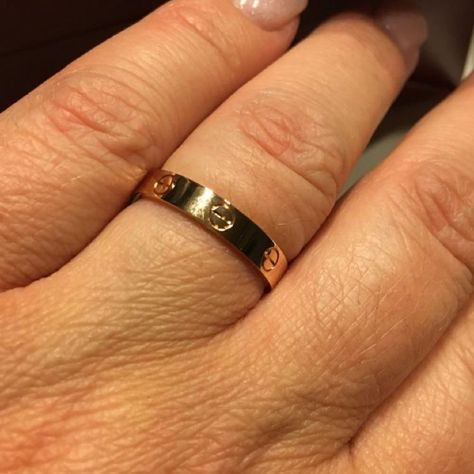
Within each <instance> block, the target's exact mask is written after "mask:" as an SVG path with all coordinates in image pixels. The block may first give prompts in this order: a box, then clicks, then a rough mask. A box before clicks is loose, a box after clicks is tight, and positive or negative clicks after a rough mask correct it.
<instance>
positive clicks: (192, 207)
mask: <svg viewBox="0 0 474 474" xmlns="http://www.w3.org/2000/svg"><path fill="white" fill-rule="evenodd" d="M139 199H148V200H151V201H155V202H163V203H166V204H168V205H171V206H172V207H174V208H175V209H178V210H179V211H181V212H183V213H184V214H186V215H188V216H191V217H192V218H193V219H195V220H196V221H198V222H199V223H200V224H202V225H203V226H204V227H205V228H206V229H208V230H210V231H211V232H212V233H213V234H215V235H218V236H219V237H220V238H221V239H223V240H224V241H226V242H227V243H229V244H230V245H231V247H233V248H234V249H236V250H237V251H238V252H239V253H240V254H241V255H243V256H245V257H246V259H247V260H248V261H250V262H251V263H252V264H253V266H255V267H257V269H258V270H259V271H260V273H261V275H263V277H264V278H265V282H266V283H267V289H271V288H274V287H275V285H276V284H277V283H278V282H279V281H280V279H281V278H282V277H283V275H284V273H285V271H286V269H287V268H288V261H287V258H286V256H285V254H284V253H283V251H282V250H281V248H280V247H279V246H278V245H277V244H276V243H275V242H274V241H273V240H272V239H271V238H270V237H269V236H268V235H267V234H266V233H265V232H264V231H263V230H262V229H261V228H260V227H259V226H258V225H256V224H255V223H254V222H253V221H251V220H250V219H249V218H248V217H247V216H245V215H244V214H243V213H242V212H240V211H239V210H238V209H237V208H236V207H235V206H233V205H232V204H231V203H230V202H229V201H228V200H226V199H224V198H222V197H220V196H218V195H217V194H216V193H215V192H214V191H212V190H211V189H209V188H207V187H205V186H202V185H200V184H198V183H196V182H194V181H192V180H191V179H189V178H186V177H185V176H181V175H179V174H176V173H172V172H170V171H165V170H161V169H160V170H158V169H157V170H153V171H152V172H150V173H149V174H148V175H147V177H146V178H145V179H144V181H143V182H142V183H141V184H140V186H139V187H138V189H137V191H136V193H135V195H134V196H133V202H134V201H137V200H139Z"/></svg>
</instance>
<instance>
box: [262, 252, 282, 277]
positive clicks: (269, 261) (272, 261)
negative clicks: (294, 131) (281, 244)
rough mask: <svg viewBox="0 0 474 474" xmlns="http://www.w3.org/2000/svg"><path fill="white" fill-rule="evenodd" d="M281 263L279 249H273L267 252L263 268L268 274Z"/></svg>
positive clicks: (264, 256) (263, 260)
mask: <svg viewBox="0 0 474 474" xmlns="http://www.w3.org/2000/svg"><path fill="white" fill-rule="evenodd" d="M279 261H280V252H279V250H278V249H277V248H275V247H271V248H269V249H267V250H265V253H264V254H263V259H262V268H263V270H265V271H266V272H271V271H272V270H274V269H275V268H276V266H277V265H278V262H279Z"/></svg>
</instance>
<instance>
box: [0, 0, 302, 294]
mask: <svg viewBox="0 0 474 474" xmlns="http://www.w3.org/2000/svg"><path fill="white" fill-rule="evenodd" d="M288 3H289V4H295V2H288ZM297 3H298V4H299V5H300V7H303V6H304V5H302V2H301V1H300V0H298V1H297ZM297 13H298V10H295V9H292V10H291V9H290V10H289V9H287V10H286V17H284V16H281V15H280V17H279V23H278V24H276V23H275V24H272V25H264V26H265V27H267V26H271V27H275V28H277V30H276V31H267V30H265V29H263V28H262V27H261V25H260V24H257V23H253V22H251V21H249V20H247V19H246V17H245V16H244V15H242V14H241V13H240V12H239V11H238V10H237V9H236V8H234V7H233V6H232V2H231V1H230V0H217V1H216V0H177V1H174V2H170V3H168V4H166V5H165V6H163V7H162V8H160V9H158V10H157V11H156V12H154V13H153V14H151V15H150V16H149V17H147V18H145V19H144V20H143V21H141V22H139V23H138V24H137V25H135V26H133V27H131V28H129V29H128V30H126V31H124V32H123V33H121V34H119V35H118V36H116V37H114V38H112V39H111V40H109V41H107V42H106V43H105V44H103V45H102V46H100V47H98V48H97V49H95V50H94V51H92V52H91V53H89V54H88V55H86V56H84V57H83V58H81V59H79V60H78V61H76V62H75V63H73V64H72V65H71V66H69V67H68V68H66V69H65V70H64V71H63V72H61V73H59V75H57V76H56V77H54V78H53V79H51V80H50V81H48V82H47V83H46V84H45V85H43V86H42V87H40V88H39V89H38V90H37V91H35V92H33V93H32V94H31V95H30V96H29V97H27V98H26V99H24V100H23V101H21V102H19V103H18V104H16V105H15V106H13V107H12V108H11V109H9V110H8V111H6V112H5V113H4V114H3V115H2V116H1V117H0V147H1V153H0V156H1V158H0V166H1V168H2V174H1V175H0V185H1V187H2V196H3V198H2V202H1V203H0V206H1V207H0V216H1V230H0V249H1V252H0V275H1V276H0V289H6V288H10V287H14V286H20V285H26V284H28V283H29V282H31V281H32V280H34V279H37V278H39V277H41V276H44V275H46V274H49V273H51V272H52V271H54V270H56V269H58V268H59V267H60V266H61V265H63V264H64V263H65V262H66V261H67V260H69V259H70V258H71V256H73V255H75V254H76V253H77V252H78V251H79V250H81V249H82V248H83V247H84V246H85V245H86V244H87V243H89V242H90V240H91V239H92V238H93V237H94V236H95V235H96V234H97V233H98V232H99V231H100V229H102V228H103V227H104V225H105V224H106V223H107V222H108V221H109V220H110V219H111V218H112V217H113V216H114V215H115V214H116V213H117V212H119V210H120V209H121V208H122V206H123V205H124V203H125V202H126V200H127V199H128V196H129V195H130V193H131V192H132V190H133V189H134V187H135V186H136V185H137V182H138V181H139V180H140V179H141V178H142V177H143V176H144V174H145V173H146V171H147V170H148V169H149V168H150V167H156V166H160V165H161V164H162V163H163V161H164V160H165V159H166V158H167V157H168V156H169V155H170V153H171V152H172V151H173V150H174V149H175V148H176V146H177V145H179V143H180V142H181V141H182V140H183V139H184V138H185V137H186V136H187V134H189V132H190V131H191V130H192V129H193V128H194V127H195V126H196V125H197V124H198V123H199V122H200V121H201V120H202V119H203V118H204V117H205V116H206V115H207V114H208V113H209V112H210V111H212V110H213V109H214V108H215V107H216V106H217V105H218V104H219V103H220V102H222V100H224V99H225V98H226V97H227V96H228V95H229V94H230V93H232V92H233V91H234V90H235V89H236V88H237V87H238V86H239V85H241V84H242V83H244V82H245V81H246V80H248V79H249V78H250V77H252V76H253V75H254V74H256V73H257V72H258V71H259V70H261V69H262V68H264V67H265V66H266V65H267V64H268V63H270V62H271V61H272V60H274V59H275V58H276V57H277V56H278V55H280V54H281V53H282V52H283V51H284V49H285V48H286V47H287V46H288V44H289V42H290V41H291V39H292V37H293V34H294V32H295V27H296V23H295V21H293V19H294V17H295V16H296V14H297ZM285 24H286V26H285ZM256 44H257V45H258V47H255V45H256Z"/></svg>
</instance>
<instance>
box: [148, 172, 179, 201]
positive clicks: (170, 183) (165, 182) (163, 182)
mask: <svg viewBox="0 0 474 474" xmlns="http://www.w3.org/2000/svg"><path fill="white" fill-rule="evenodd" d="M175 184H176V183H175V181H174V176H173V175H171V174H167V175H166V176H162V177H161V178H160V179H159V180H158V181H157V182H156V183H155V186H154V188H153V192H154V193H155V194H156V195H157V196H159V197H162V196H163V195H165V194H166V193H167V192H168V191H171V190H172V189H173V188H174V187H175Z"/></svg>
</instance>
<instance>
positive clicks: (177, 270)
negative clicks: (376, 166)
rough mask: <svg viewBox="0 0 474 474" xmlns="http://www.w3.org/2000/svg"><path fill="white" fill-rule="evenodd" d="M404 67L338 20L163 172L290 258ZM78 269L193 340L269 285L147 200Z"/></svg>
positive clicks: (368, 34)
mask: <svg viewBox="0 0 474 474" xmlns="http://www.w3.org/2000/svg"><path fill="white" fill-rule="evenodd" d="M410 15H411V14H410ZM415 18H416V19H417V22H418V23H420V21H422V20H420V19H419V18H418V17H417V16H415ZM410 21H412V17H411V16H410ZM423 25H424V24H423V23H422V26H423ZM422 34H423V33H422ZM419 40H420V37H419V32H418V31H416V32H415V44H416V45H417V46H419ZM417 46H413V47H414V48H415V49H416V48H417ZM337 64H344V69H341V68H339V67H336V66H335V65H337ZM409 70H410V66H407V64H406V62H405V57H404V56H403V55H402V54H401V53H400V50H399V49H398V48H397V46H396V44H395V43H394V42H393V41H391V39H390V38H389V37H388V36H387V35H386V34H385V33H384V31H383V30H382V29H381V28H380V27H379V26H378V25H377V24H376V23H375V22H374V21H373V19H370V18H368V17H366V16H362V15H359V14H349V15H343V16H341V17H338V18H335V19H333V20H331V21H330V22H329V23H327V24H326V25H324V26H323V27H321V28H320V29H319V30H318V31H317V32H316V33H315V34H314V35H312V36H311V37H310V38H308V39H307V40H305V41H304V42H302V43H301V44H300V45H298V46H297V47H295V48H294V49H293V50H292V51H291V52H290V53H288V54H287V55H286V56H285V57H284V58H282V59H280V60H279V61H277V62H276V63H275V64H273V65H272V66H271V67H270V68H268V69H267V70H266V71H265V72H264V73H262V74H261V75H260V76H258V77H257V78H256V79H255V80H253V81H250V82H249V83H247V84H246V85H245V86H244V87H243V88H242V89H241V90H240V91H239V92H238V93H236V94H235V95H234V96H233V97H232V98H231V99H230V100H229V101H228V102H226V103H225V104H224V105H223V106H222V107H221V108H220V109H219V110H218V111H217V112H215V113H214V114H213V115H212V116H211V117H209V118H208V119H207V121H206V122H205V123H204V124H202V125H201V126H200V127H199V128H198V129H197V130H196V131H195V132H194V133H193V134H192V136H190V137H189V138H188V140H187V141H186V142H185V143H184V144H183V146H182V147H180V149H179V150H178V151H177V152H176V153H175V154H174V155H173V157H172V158H171V160H170V161H169V162H168V163H167V164H166V165H165V167H166V168H167V169H168V168H170V169H171V170H175V171H178V172H179V173H182V174H184V175H185V176H188V177H190V178H192V179H195V180H196V181H198V182H200V183H202V184H204V185H207V186H209V187H210V188H212V189H214V190H215V191H216V192H218V193H219V194H221V195H223V196H225V197H226V198H229V199H230V200H231V201H232V202H233V203H235V205H236V206H237V207H238V208H240V209H241V210H242V211H243V212H244V213H245V214H247V215H248V216H250V218H252V219H253V220H254V221H255V222H256V223H258V224H259V225H260V226H262V227H263V229H264V230H265V231H266V232H267V233H268V234H269V235H270V236H272V237H273V238H274V239H275V240H276V241H277V242H278V243H279V244H280V246H282V247H283V248H284V250H285V252H286V253H287V255H288V256H289V257H290V258H293V257H295V256H296V255H297V253H298V252H299V251H300V250H301V248H302V246H303V245H304V244H305V243H306V242H307V240H308V239H309V238H311V236H312V235H313V233H314V232H315V231H316V230H317V229H318V227H319V225H320V224H321V223H322V222H323V220H324V218H325V216H326V215H327V214H328V213H329V212H330V209H331V206H332V205H333V203H334V201H335V199H336V195H337V190H338V189H339V188H340V185H341V184H342V182H343V181H344V179H345V177H346V176H347V173H348V172H349V170H350V168H351V166H352V165H353V163H354V161H355V160H356V158H357V156H358V155H359V154H360V152H361V151H362V149H363V148H364V146H365V144H366V143H367V141H368V139H369V137H370V135H371V133H372V132H373V130H374V128H375V127H376V126H377V124H378V122H379V121H380V119H381V117H382V116H383V114H384V112H385V111H386V110H387V108H388V107H389V105H390V103H391V102H392V101H393V100H394V98H395V96H396V95H397V93H398V91H399V89H400V87H401V85H402V83H403V81H404V80H405V79H406V77H407V75H408V74H409ZM346 104H350V106H347V105H346ZM99 267H100V270H98V268H99ZM71 268H72V267H71ZM75 268H76V269H75V270H74V269H71V271H73V272H74V273H75V274H78V272H79V271H80V272H82V273H81V274H80V275H79V274H78V275H77V278H78V279H79V280H80V281H83V280H88V281H94V279H95V278H96V276H95V275H96V274H97V273H98V272H100V274H101V275H103V276H104V277H105V278H107V279H108V281H109V282H110V288H111V291H114V292H115V291H116V286H115V285H118V286H119V287H120V291H121V292H123V293H124V294H128V295H132V297H131V298H130V305H128V304H127V303H126V302H124V305H125V306H124V310H125V309H126V310H127V311H131V312H136V311H137V305H136V299H137V300H139V301H146V305H147V308H146V309H144V308H143V307H142V308H140V310H139V313H140V314H138V313H137V316H139V317H140V318H146V319H149V318H150V315H153V319H154V320H155V323H154V324H157V322H156V308H157V307H159V308H160V318H162V323H163V324H165V321H166V324H167V325H169V326H167V327H169V330H170V331H172V332H173V333H174V334H181V335H183V334H185V333H186V334H192V335H193V337H198V335H200V336H202V335H209V334H212V333H215V332H216V331H220V330H222V329H223V327H227V326H228V325H229V324H232V323H234V322H235V321H236V320H238V319H240V318H241V317H242V316H243V315H244V314H245V313H246V312H247V311H248V309H249V308H251V307H253V306H254V305H255V303H256V302H257V301H258V299H259V298H260V297H261V292H262V287H263V285H262V283H261V281H260V279H259V278H257V276H256V274H255V273H254V270H253V269H251V268H250V267H249V266H248V265H247V264H246V263H245V262H244V261H243V260H242V259H240V258H236V256H235V255H234V253H232V252H230V251H229V250H227V249H226V248H225V247H224V246H223V245H222V244H221V243H220V242H219V241H218V239H216V238H215V237H214V236H212V235H209V234H208V233H207V232H206V231H204V230H202V229H201V228H200V227H197V226H196V225H195V224H194V223H193V222H191V221H190V220H189V219H188V218H186V217H183V216H181V215H180V214H178V213H176V212H174V211H172V210H169V209H168V208H164V207H163V206H159V205H156V204H154V203H148V202H139V203H136V204H135V205H133V206H132V207H130V208H129V209H127V210H126V211H125V212H124V213H122V214H121V215H120V216H119V217H118V218H117V219H116V220H115V221H114V222H113V223H112V224H111V226H110V227H109V228H108V229H107V230H106V231H105V232H104V233H103V234H102V235H101V236H100V237H99V238H98V239H97V240H96V241H95V242H94V245H93V246H92V247H91V248H90V249H89V251H88V252H86V253H85V254H83V255H82V256H81V257H80V259H79V260H78V261H77V267H75ZM104 268H106V272H105V273H104V271H103V269H104ZM68 271H69V270H68ZM93 275H94V276H93ZM112 289H113V290H112ZM183 295H185V297H184V296H183ZM203 295H205V297H204V296H203ZM132 300H135V302H134V303H132ZM164 302H167V303H166V304H169V305H170V307H168V308H166V307H165V306H164ZM177 313H178V314H177ZM160 334H161V333H160ZM157 337H159V335H157ZM183 337H184V338H185V336H183Z"/></svg>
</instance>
